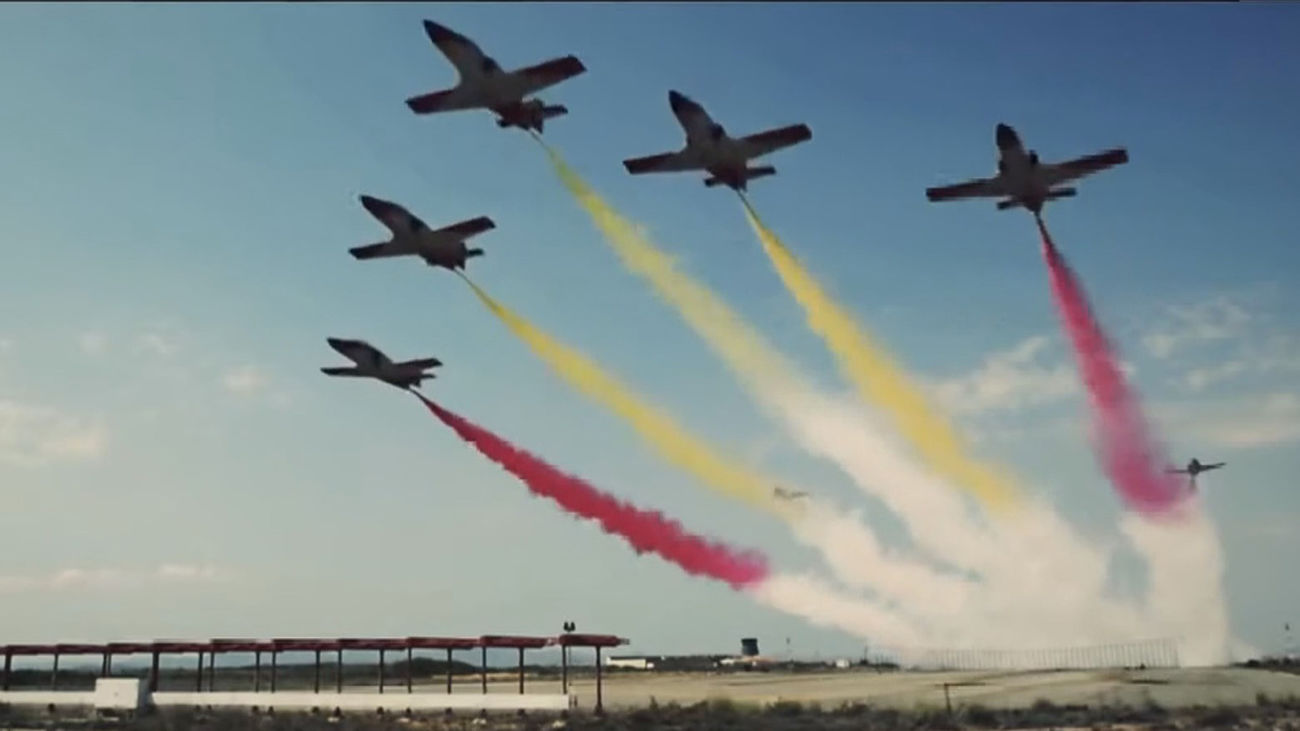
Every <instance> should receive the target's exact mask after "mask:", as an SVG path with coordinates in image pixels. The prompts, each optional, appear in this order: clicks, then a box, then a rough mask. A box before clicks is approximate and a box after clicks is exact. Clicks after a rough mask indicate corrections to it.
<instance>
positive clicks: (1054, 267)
mask: <svg viewBox="0 0 1300 731" xmlns="http://www.w3.org/2000/svg"><path fill="white" fill-rule="evenodd" d="M1037 221H1038V231H1039V233H1040V234H1042V237H1043V258H1044V259H1045V260H1046V261H1047V269H1048V272H1049V273H1050V274H1051V280H1052V298H1053V299H1054V300H1055V301H1056V309H1057V314H1059V315H1060V317H1061V324H1062V325H1063V326H1064V327H1065V329H1066V332H1067V333H1068V334H1069V336H1070V341H1071V343H1072V344H1073V345H1074V357H1075V361H1076V362H1077V363H1078V367H1079V371H1080V372H1081V373H1082V375H1083V380H1084V383H1085V384H1086V385H1087V387H1088V398H1089V401H1090V402H1091V404H1092V418H1093V428H1094V436H1093V443H1094V448H1095V449H1096V451H1097V453H1098V454H1097V457H1098V459H1100V460H1101V463H1102V465H1103V466H1104V468H1105V470H1106V474H1107V476H1108V477H1110V481H1111V484H1113V485H1114V486H1115V487H1116V488H1117V489H1118V490H1119V493H1120V496H1121V497H1122V498H1123V499H1124V502H1125V503H1127V504H1128V506H1129V507H1130V508H1133V509H1135V510H1138V511H1139V512H1141V513H1144V514H1148V515H1154V514H1163V513H1166V512H1168V511H1169V510H1170V509H1172V508H1174V507H1176V506H1177V505H1178V503H1179V501H1180V499H1181V498H1182V497H1184V496H1185V494H1186V491H1185V489H1184V488H1183V486H1182V485H1181V483H1180V482H1179V481H1178V480H1177V479H1176V478H1175V476H1174V475H1170V474H1167V473H1165V471H1164V469H1165V466H1166V465H1167V464H1168V461H1167V460H1166V459H1165V457H1164V455H1163V454H1162V453H1161V449H1160V446H1159V445H1158V444H1157V443H1156V442H1155V441H1153V440H1152V439H1151V437H1150V435H1149V434H1148V432H1147V425H1146V419H1145V418H1144V417H1143V414H1142V407H1141V405H1140V404H1139V403H1138V398H1137V394H1135V393H1133V392H1132V391H1131V390H1129V386H1128V383H1127V382H1126V381H1125V379H1124V374H1123V373H1122V372H1120V369H1119V366H1118V363H1117V358H1116V354H1115V352H1114V351H1113V350H1112V348H1111V346H1110V344H1109V342H1108V339H1107V338H1106V334H1105V333H1104V332H1102V330H1101V325H1100V324H1099V323H1098V322H1097V319H1096V318H1095V317H1094V316H1093V313H1092V309H1091V307H1090V306H1089V304H1088V297H1087V295H1086V294H1085V293H1084V291H1083V287H1082V285H1080V283H1079V280H1078V278H1077V277H1076V276H1075V275H1074V272H1072V271H1071V270H1070V266H1069V265H1068V264H1066V263H1065V259H1064V258H1063V257H1062V256H1061V253H1060V252H1059V251H1057V249H1056V244H1054V243H1053V242H1052V237H1051V235H1050V234H1048V233H1047V227H1046V226H1044V225H1043V221H1042V219H1037Z"/></svg>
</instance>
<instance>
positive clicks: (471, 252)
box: [465, 249, 483, 259]
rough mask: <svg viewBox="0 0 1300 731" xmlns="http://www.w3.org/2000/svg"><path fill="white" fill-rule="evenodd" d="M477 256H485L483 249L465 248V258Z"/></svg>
mask: <svg viewBox="0 0 1300 731" xmlns="http://www.w3.org/2000/svg"><path fill="white" fill-rule="evenodd" d="M475 256H483V250H482V249H465V258H466V259H469V258H472V257H475Z"/></svg>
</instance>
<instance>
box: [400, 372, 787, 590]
mask: <svg viewBox="0 0 1300 731" xmlns="http://www.w3.org/2000/svg"><path fill="white" fill-rule="evenodd" d="M416 396H417V397H418V398H419V399H420V401H422V402H424V405H425V406H426V407H428V409H429V411H431V412H432V413H433V415H434V416H436V417H438V419H439V420H440V421H442V423H444V424H446V425H447V426H448V427H450V428H451V429H452V431H454V432H456V434H457V435H458V436H459V437H460V438H461V439H463V440H465V441H466V442H468V443H469V444H471V445H472V446H473V447H474V448H475V449H477V450H478V451H479V452H481V453H482V454H483V456H485V457H487V458H488V459H490V460H492V461H493V462H496V463H497V464H498V465H500V466H501V467H502V468H504V469H505V470H506V471H507V472H509V473H510V474H512V475H514V476H515V477H517V478H519V479H520V480H521V481H523V483H524V484H525V485H527V486H528V489H529V490H530V491H531V492H533V493H534V494H536V495H540V496H542V497H546V498H550V499H551V500H553V501H555V502H556V504H558V505H559V506H560V507H561V508H564V509H565V510H567V511H568V512H570V513H573V514H574V515H578V516H580V517H583V518H590V519H593V520H595V521H597V522H599V523H600V525H601V527H602V528H603V529H604V530H605V532H607V533H612V534H614V535H617V536H620V537H622V538H623V539H624V540H626V541H627V542H628V544H629V545H631V546H632V548H633V549H635V550H636V551H637V553H642V552H645V551H649V552H651V553H654V554H656V555H658V556H661V557H662V558H664V559H666V560H668V561H670V562H672V563H674V564H677V565H678V566H680V567H681V568H682V569H683V570H685V571H686V573H688V574H692V575H697V576H708V577H710V578H714V579H718V580H720V581H725V582H727V583H728V584H730V585H731V586H732V587H733V588H735V589H742V588H744V587H746V586H749V585H751V584H754V583H756V582H759V581H762V580H763V579H764V578H765V577H766V576H767V574H768V570H767V560H766V559H765V558H764V557H763V556H762V555H761V554H758V553H754V552H742V551H737V550H735V549H732V548H729V547H727V546H725V545H723V544H721V543H714V542H711V541H708V540H706V539H704V538H701V537H700V536H697V535H693V534H691V533H688V532H687V531H686V530H685V529H684V528H682V526H681V524H679V523H678V522H677V521H674V520H670V519H668V518H666V517H664V515H663V514H662V513H658V512H655V511H650V510H642V509H640V508H637V507H635V506H633V505H630V504H628V503H625V502H623V501H621V500H619V499H617V498H615V497H613V496H612V495H608V494H606V493H603V492H601V491H600V490H597V489H596V488H595V487H593V486H592V485H590V484H589V483H587V482H586V481H584V480H582V479H580V478H577V477H573V476H572V475H566V474H564V473H563V472H561V471H560V470H558V469H556V468H555V467H553V466H551V465H550V464H547V463H546V462H545V461H543V460H542V459H540V458H538V457H536V456H534V455H532V454H529V453H528V452H526V451H524V450H522V449H519V448H518V447H515V446H514V445H512V444H510V443H509V442H507V441H506V440H505V439H502V438H501V437H499V436H497V435H496V434H493V433H492V432H490V431H488V430H487V429H484V428H483V427H481V426H478V425H477V424H474V423H472V422H470V421H469V420H467V419H465V418H464V417H462V416H460V415H458V414H455V413H453V412H451V411H448V410H446V409H444V408H442V407H441V406H439V405H437V404H435V403H433V402H432V401H430V400H429V399H427V398H425V397H424V396H422V395H420V394H418V393H417V394H416Z"/></svg>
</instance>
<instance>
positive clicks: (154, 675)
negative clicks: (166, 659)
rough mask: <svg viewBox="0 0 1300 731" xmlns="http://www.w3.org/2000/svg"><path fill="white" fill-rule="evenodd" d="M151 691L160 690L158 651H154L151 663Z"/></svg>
mask: <svg viewBox="0 0 1300 731" xmlns="http://www.w3.org/2000/svg"><path fill="white" fill-rule="evenodd" d="M149 692H150V693H157V692H158V651H157V650H154V651H153V662H151V663H150V664H149Z"/></svg>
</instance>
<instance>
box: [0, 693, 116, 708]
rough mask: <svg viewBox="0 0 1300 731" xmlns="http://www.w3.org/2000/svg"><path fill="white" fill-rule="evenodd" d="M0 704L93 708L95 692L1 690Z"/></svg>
mask: <svg viewBox="0 0 1300 731" xmlns="http://www.w3.org/2000/svg"><path fill="white" fill-rule="evenodd" d="M0 703H3V704H7V705H14V706H48V705H50V704H51V703H53V704H54V705H55V706H93V705H95V691H93V690H0Z"/></svg>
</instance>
